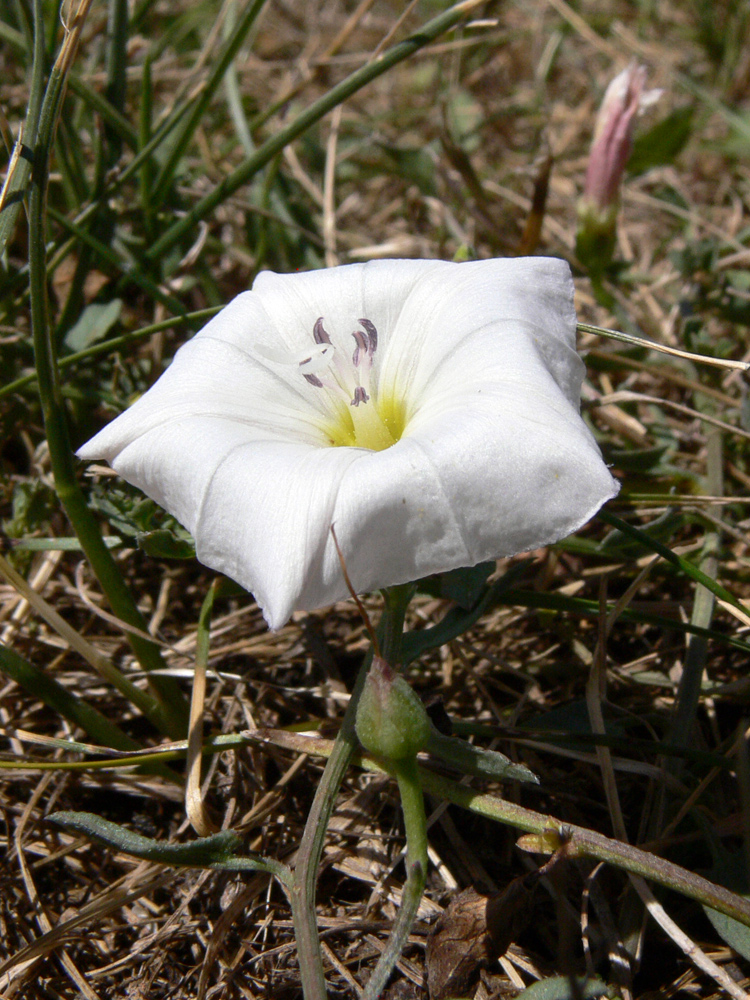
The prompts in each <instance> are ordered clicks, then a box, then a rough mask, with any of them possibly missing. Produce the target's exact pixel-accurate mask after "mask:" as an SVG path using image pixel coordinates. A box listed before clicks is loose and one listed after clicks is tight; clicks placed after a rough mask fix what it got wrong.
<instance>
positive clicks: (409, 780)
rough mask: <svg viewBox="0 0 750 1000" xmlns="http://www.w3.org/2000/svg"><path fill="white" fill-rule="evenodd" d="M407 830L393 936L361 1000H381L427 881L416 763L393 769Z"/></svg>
mask: <svg viewBox="0 0 750 1000" xmlns="http://www.w3.org/2000/svg"><path fill="white" fill-rule="evenodd" d="M394 773H395V775H396V780H397V781H398V790H399V794H400V796H401V808H402V810H403V813H404V827H405V830H406V858H405V864H406V884H405V885H404V889H403V892H402V894H401V906H400V907H399V910H398V915H397V917H396V920H395V922H394V924H393V929H392V930H391V936H390V938H389V939H388V944H387V945H386V946H385V949H384V950H383V953H382V954H381V956H380V958H379V959H378V963H377V965H376V966H375V968H374V969H373V972H372V975H371V976H370V978H369V980H368V982H367V986H366V987H365V992H364V995H363V998H362V1000H378V997H379V996H380V994H381V992H382V990H383V988H384V987H385V985H386V983H387V982H388V978H389V977H390V975H391V973H392V972H393V969H394V968H395V965H396V962H397V961H398V960H399V957H400V956H401V952H402V951H403V950H404V945H405V944H406V942H407V939H408V937H409V934H410V933H411V929H412V927H413V926H414V921H415V920H416V917H417V911H418V910H419V903H420V901H421V899H422V894H423V892H424V887H425V881H426V879H427V816H426V814H425V809H424V795H423V794H422V783H421V780H420V777H419V769H418V768H417V762H416V759H414V758H412V759H410V760H404V761H401V762H399V764H398V766H396V767H394Z"/></svg>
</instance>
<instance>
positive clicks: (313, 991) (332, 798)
mask: <svg viewBox="0 0 750 1000" xmlns="http://www.w3.org/2000/svg"><path fill="white" fill-rule="evenodd" d="M411 594H412V591H411V588H403V587H394V588H392V589H391V590H390V591H386V592H385V596H386V603H385V608H384V611H383V617H382V618H381V620H380V624H379V626H378V632H379V640H380V646H381V648H383V649H386V648H387V649H388V650H389V652H392V653H393V654H396V656H397V659H396V660H395V661H394V662H398V658H400V652H401V650H400V638H401V636H402V634H403V625H404V616H405V614H406V606H407V605H408V602H409V600H410V598H411ZM371 663H372V649H370V650H369V652H368V653H367V656H366V657H365V660H364V662H363V664H362V666H361V667H360V670H359V673H358V674H357V681H356V683H355V685H354V690H353V691H352V696H351V698H350V699H349V704H348V705H347V708H346V712H345V713H344V718H343V720H342V723H341V729H340V730H339V733H338V736H337V737H336V740H335V742H334V744H333V749H332V751H331V755H330V757H329V758H328V763H327V764H326V766H325V770H324V771H323V776H322V777H321V779H320V784H319V785H318V788H317V791H316V792H315V798H314V799H313V804H312V806H311V808H310V812H309V814H308V816H307V821H306V823H305V829H304V832H303V834H302V840H301V842H300V847H299V851H298V852H297V863H296V865H295V869H294V876H295V878H294V886H293V889H292V891H291V894H290V895H291V901H292V919H293V921H294V930H295V933H296V936H297V953H298V955H299V966H300V976H301V979H302V992H303V994H304V998H305V1000H326V998H327V991H326V982H325V976H324V974H323V961H322V956H321V952H320V938H319V936H318V925H317V918H316V912H315V892H316V884H317V880H318V865H319V864H320V858H321V855H322V853H323V844H324V841H325V835H326V831H327V829H328V823H329V822H330V819H331V814H332V812H333V807H334V804H335V802H336V796H337V795H338V792H339V788H340V787H341V782H342V781H343V780H344V775H345V774H346V769H347V768H348V766H349V763H350V761H351V759H352V756H353V754H354V750H355V748H356V745H357V736H356V733H355V730H354V723H355V720H356V717H357V705H358V704H359V699H360V695H361V694H362V688H363V687H364V683H365V678H366V676H367V672H368V670H369V669H370V664H371Z"/></svg>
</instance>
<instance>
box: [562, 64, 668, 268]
mask: <svg viewBox="0 0 750 1000" xmlns="http://www.w3.org/2000/svg"><path fill="white" fill-rule="evenodd" d="M645 83H646V68H645V66H638V65H637V64H636V63H634V62H633V63H631V64H630V65H629V66H628V67H627V69H624V70H623V71H622V73H618V74H617V76H616V77H615V78H614V80H612V82H611V83H610V85H609V86H608V87H607V90H606V92H605V94H604V100H603V101H602V106H601V108H600V109H599V114H598V115H597V117H596V126H595V128H594V140H593V142H592V144H591V153H590V155H589V162H588V167H587V169H586V183H585V185H584V191H583V197H582V198H581V199H580V201H579V203H578V240H577V251H578V255H579V257H580V259H581V261H582V263H584V264H588V265H589V266H593V265H594V262H596V263H597V264H598V265H599V267H601V266H602V265H603V264H607V263H609V261H610V260H611V258H612V251H613V250H614V240H615V227H616V221H617V206H618V200H619V192H620V182H621V181H622V175H623V173H624V171H625V166H626V164H627V162H628V158H629V157H630V153H631V151H632V148H633V123H634V120H635V117H636V115H637V114H639V113H640V112H641V111H642V110H643V109H644V108H647V107H648V106H649V105H651V104H653V103H654V101H656V100H658V98H659V96H660V95H661V90H644V86H645Z"/></svg>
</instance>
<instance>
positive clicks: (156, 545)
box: [135, 525, 195, 559]
mask: <svg viewBox="0 0 750 1000" xmlns="http://www.w3.org/2000/svg"><path fill="white" fill-rule="evenodd" d="M178 527H179V525H178ZM183 535H184V536H187V537H183ZM135 540H136V541H137V542H138V548H139V549H141V550H142V551H143V552H145V553H146V554H147V555H149V556H152V557H153V558H154V559H195V542H194V541H193V540H192V538H191V537H190V535H188V533H187V531H185V529H184V528H181V529H180V530H179V532H178V531H176V530H172V529H170V528H157V529H156V530H155V531H140V532H138V534H137V535H136V536H135Z"/></svg>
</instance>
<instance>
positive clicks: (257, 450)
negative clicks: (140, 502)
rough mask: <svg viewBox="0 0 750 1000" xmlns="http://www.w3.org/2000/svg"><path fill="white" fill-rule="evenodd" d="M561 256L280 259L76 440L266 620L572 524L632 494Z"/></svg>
mask: <svg viewBox="0 0 750 1000" xmlns="http://www.w3.org/2000/svg"><path fill="white" fill-rule="evenodd" d="M572 292H573V284H572V280H571V276H570V271H569V268H568V266H567V264H565V263H564V262H563V261H561V260H555V259H552V258H538V257H537V258H526V259H515V260H485V261H476V262H471V263H463V264H451V263H445V262H443V261H427V260H383V261H371V262H369V263H366V264H352V265H348V266H344V267H335V268H331V269H329V270H322V271H313V272H309V273H304V274H289V275H278V274H273V273H271V272H264V273H262V274H260V275H259V276H258V278H257V279H256V281H255V283H254V285H253V290H252V291H250V292H245V293H243V294H242V295H240V296H238V297H237V298H236V299H234V301H232V302H231V303H230V304H229V305H228V306H227V307H226V308H225V309H224V310H222V312H221V313H219V314H218V315H217V316H216V317H215V318H214V319H213V320H211V322H210V323H209V324H208V325H207V326H206V327H204V329H203V330H201V332H200V333H198V334H197V335H196V336H195V337H194V338H193V339H192V340H191V341H189V342H188V343H187V344H185V345H184V346H183V347H182V348H180V350H179V351H178V352H177V354H176V355H175V358H174V361H173V362H172V364H171V366H170V367H169V369H168V370H167V371H166V372H165V374H164V375H162V377H161V378H160V379H159V381H158V382H157V383H156V385H154V387H153V388H152V389H150V390H149V391H148V392H147V393H146V394H145V395H144V396H143V397H142V398H141V399H139V400H138V401H137V402H136V403H135V404H134V405H133V406H132V407H131V408H130V409H129V410H127V411H126V412H125V413H123V414H122V415H121V416H119V417H117V419H116V420H114V421H112V423H111V424H109V426H107V427H105V428H104V430H102V431H101V432H100V433H99V434H97V435H96V436H95V437H94V438H93V439H92V440H91V441H89V442H88V443H87V444H86V445H84V446H83V447H82V448H81V449H80V451H79V452H78V454H79V456H80V457H81V458H83V459H95V458H96V459H101V458H105V459H106V460H107V461H108V462H110V464H111V465H112V466H113V467H114V469H116V471H117V472H118V473H120V475H121V476H123V478H125V479H126V480H128V482H130V483H133V484H135V485H136V486H138V487H139V488H140V489H142V490H143V491H144V492H145V493H147V494H148V495H149V496H150V497H152V498H153V499H154V500H156V501H157V503H159V504H161V506H163V507H165V508H166V509H167V510H168V511H169V512H170V513H172V514H173V515H174V516H175V517H176V518H177V519H178V520H179V521H180V522H181V523H182V524H184V525H185V527H186V528H188V530H189V531H190V532H191V533H192V534H193V536H194V538H195V541H196V546H197V554H198V558H199V559H200V560H201V562H203V563H205V564H206V565H208V566H211V567H212V568H213V569H216V570H218V571H220V572H222V573H225V574H226V575H227V576H229V577H232V578H233V579H235V580H237V581H238V582H239V583H241V584H242V585H243V586H244V587H246V588H247V589H248V590H250V591H252V593H253V594H254V595H255V597H256V599H257V601H258V603H259V604H260V606H261V608H262V609H263V613H264V615H265V617H266V620H267V622H268V624H269V625H270V626H271V627H272V628H279V627H281V625H283V624H284V622H286V621H287V620H288V618H289V616H290V615H291V613H292V612H293V611H294V610H295V609H307V610H310V609H313V608H318V607H321V606H323V605H326V604H330V603H332V602H334V601H336V600H339V599H341V598H343V597H345V596H346V594H347V591H346V587H345V585H344V580H343V578H342V574H341V569H340V566H339V562H338V559H337V556H336V551H335V548H334V544H333V540H332V537H331V533H330V527H331V525H332V524H334V525H335V528H336V533H337V536H338V540H339V543H340V545H341V548H342V550H343V553H344V555H345V557H346V562H347V567H348V570H349V574H350V576H351V578H352V581H353V583H354V586H355V588H356V589H357V590H358V591H369V590H375V589H377V588H380V587H384V586H388V585H392V584H399V583H405V582H407V581H410V580H416V579H418V578H420V577H423V576H426V575H429V574H431V573H437V572H442V571H444V570H449V569H455V568H457V567H460V566H471V565H474V564H476V563H477V562H481V561H483V560H486V559H492V558H495V557H500V556H506V555H511V554H514V553H516V552H521V551H525V550H529V549H533V548H537V547H539V546H541V545H545V544H547V543H550V542H553V541H556V540H557V539H559V538H562V537H564V536H565V535H568V534H570V533H571V532H573V531H575V530H576V529H577V528H579V527H580V526H581V525H582V524H584V523H585V522H586V521H587V520H588V519H589V518H590V517H592V516H593V514H594V513H595V512H596V511H597V510H598V509H599V507H600V506H601V505H602V504H603V503H604V502H605V501H606V500H608V499H609V498H610V497H612V496H614V495H615V494H616V492H617V490H618V485H617V483H616V482H615V481H614V480H613V479H612V477H611V476H610V474H609V472H608V471H607V468H606V467H605V465H604V462H603V461H602V458H601V455H600V453H599V449H598V447H597V445H596V443H595V441H594V439H593V437H592V436H591V434H590V432H589V431H588V429H587V428H586V426H585V425H584V423H583V421H582V420H581V417H580V416H579V412H578V410H579V393H580V387H581V381H582V378H583V364H582V362H581V359H580V358H579V356H578V354H577V353H576V351H575V322H576V320H575V312H574V310H573V303H572Z"/></svg>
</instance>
